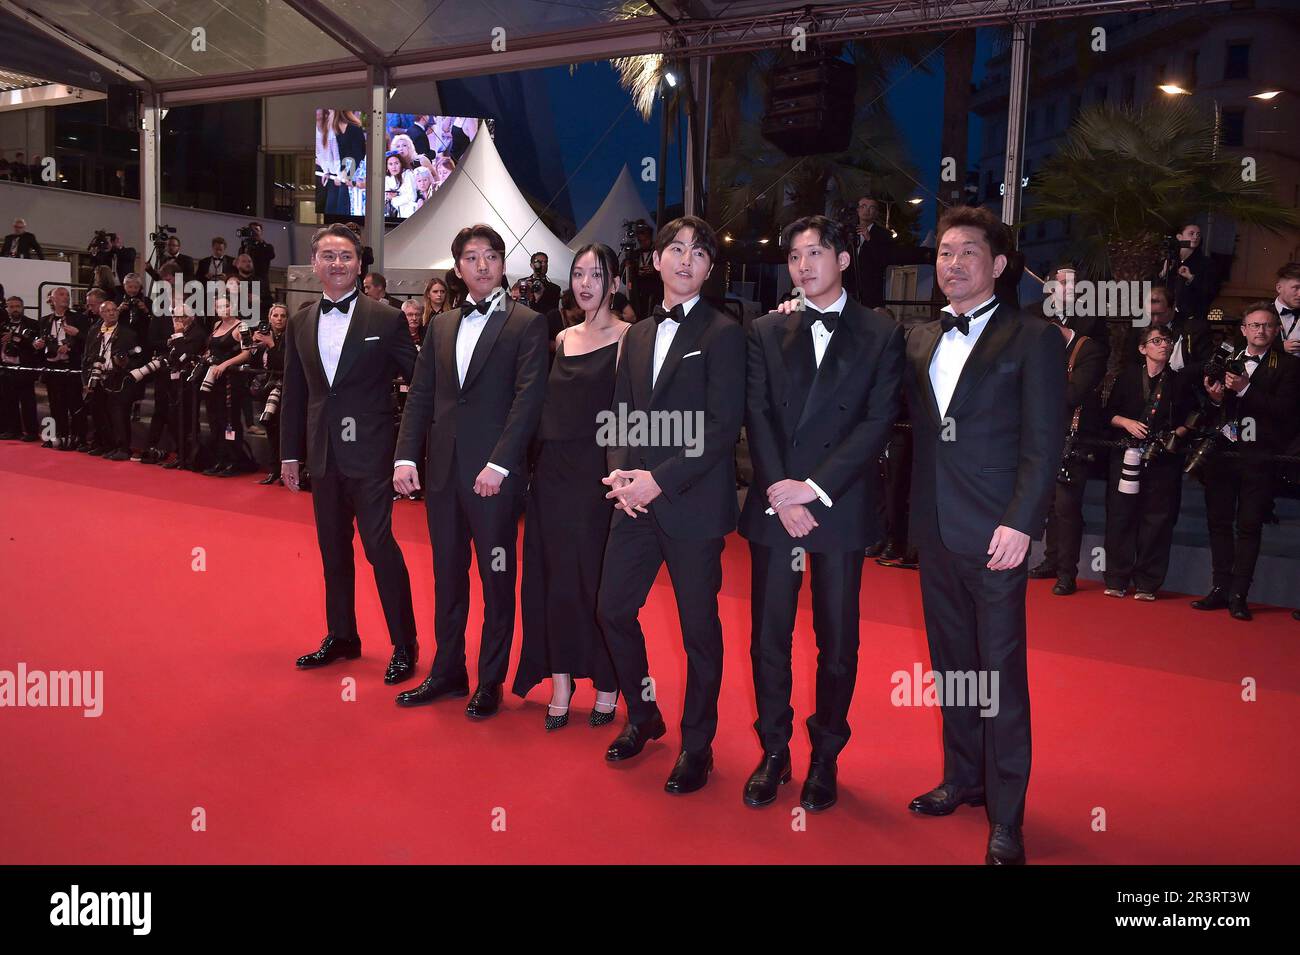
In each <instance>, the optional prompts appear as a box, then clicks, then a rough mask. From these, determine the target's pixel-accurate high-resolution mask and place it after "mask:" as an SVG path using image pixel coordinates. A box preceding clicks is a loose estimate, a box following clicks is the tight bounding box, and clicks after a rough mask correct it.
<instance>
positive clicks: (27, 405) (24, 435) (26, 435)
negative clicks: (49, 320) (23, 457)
mask: <svg viewBox="0 0 1300 955" xmlns="http://www.w3.org/2000/svg"><path fill="white" fill-rule="evenodd" d="M36 336H37V323H36V321H35V320H34V319H31V318H28V317H27V315H26V314H25V313H24V312H23V300H22V299H21V298H19V297H18V296H17V295H11V296H9V297H8V298H7V299H5V323H4V325H3V326H0V441H19V440H20V441H35V440H37V437H38V435H37V419H36V373H35V372H32V371H18V370H17V369H18V368H19V367H23V368H31V367H32V366H34V365H35V364H36V348H35V345H34V342H35V341H36Z"/></svg>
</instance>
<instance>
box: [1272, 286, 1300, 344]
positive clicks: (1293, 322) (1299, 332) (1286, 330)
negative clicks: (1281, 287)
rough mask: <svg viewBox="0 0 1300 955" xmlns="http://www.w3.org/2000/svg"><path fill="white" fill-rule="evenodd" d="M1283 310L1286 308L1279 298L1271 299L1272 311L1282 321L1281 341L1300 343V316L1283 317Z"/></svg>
mask: <svg viewBox="0 0 1300 955" xmlns="http://www.w3.org/2000/svg"><path fill="white" fill-rule="evenodd" d="M1284 308H1286V305H1285V304H1284V303H1283V301H1282V298H1281V296H1279V297H1277V298H1275V299H1273V310H1274V311H1275V312H1277V314H1278V317H1279V318H1281V319H1282V336H1281V337H1282V341H1284V342H1300V314H1296V315H1283V314H1282V309H1284Z"/></svg>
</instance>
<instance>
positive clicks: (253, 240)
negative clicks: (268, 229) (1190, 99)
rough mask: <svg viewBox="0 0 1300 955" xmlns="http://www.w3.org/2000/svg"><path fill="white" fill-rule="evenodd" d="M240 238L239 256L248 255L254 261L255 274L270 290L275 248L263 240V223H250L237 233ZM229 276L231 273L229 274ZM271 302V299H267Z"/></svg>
mask: <svg viewBox="0 0 1300 955" xmlns="http://www.w3.org/2000/svg"><path fill="white" fill-rule="evenodd" d="M236 234H237V235H238V236H239V240H240V241H239V254H240V255H243V254H245V253H247V254H248V256H249V258H251V259H252V260H253V274H254V275H256V276H257V278H258V280H259V281H261V282H262V284H263V285H264V286H265V287H266V288H267V289H269V288H270V287H271V262H272V260H273V259H274V258H275V246H273V245H272V244H271V243H270V242H267V241H266V240H264V239H263V238H262V223H260V222H250V223H249V224H248V225H247V226H245V227H244V228H242V229H240V230H238V232H237V233H236ZM226 274H227V275H229V274H230V273H229V272H227V273H226ZM267 301H268V302H269V301H270V299H267Z"/></svg>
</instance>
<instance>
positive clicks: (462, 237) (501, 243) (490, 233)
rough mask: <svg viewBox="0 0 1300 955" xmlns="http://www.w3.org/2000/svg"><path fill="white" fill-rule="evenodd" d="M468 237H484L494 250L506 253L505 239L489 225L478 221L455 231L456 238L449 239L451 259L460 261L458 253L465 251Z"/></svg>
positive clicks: (502, 253)
mask: <svg viewBox="0 0 1300 955" xmlns="http://www.w3.org/2000/svg"><path fill="white" fill-rule="evenodd" d="M470 239H485V240H487V244H488V245H489V246H491V247H492V250H493V251H494V252H499V253H500V254H501V255H505V254H506V240H505V239H503V238H501V234H500V233H499V232H497V230H496V229H494V228H492V227H491V226H490V225H488V224H486V223H484V222H479V223H477V224H475V225H467V226H465V228H463V229H461V230H460V231H459V232H457V233H456V238H454V239H452V240H451V257H452V260H453V261H455V262H459V261H460V254H461V253H462V252H464V251H465V245H466V244H467V243H468V242H469V240H470Z"/></svg>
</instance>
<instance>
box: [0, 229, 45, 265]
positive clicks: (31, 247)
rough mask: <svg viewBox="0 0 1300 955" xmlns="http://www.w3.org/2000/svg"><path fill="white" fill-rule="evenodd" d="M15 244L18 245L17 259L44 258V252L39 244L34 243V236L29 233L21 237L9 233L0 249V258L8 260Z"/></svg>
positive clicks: (14, 233)
mask: <svg viewBox="0 0 1300 955" xmlns="http://www.w3.org/2000/svg"><path fill="white" fill-rule="evenodd" d="M15 242H17V243H18V258H20V259H43V258H45V250H44V249H42V248H41V244H40V243H39V242H37V241H36V236H34V235H32V234H31V233H30V232H24V233H23V234H22V235H19V234H18V233H16V232H11V233H10V234H9V235H7V236H5V241H4V245H3V246H2V247H0V258H9V256H10V255H11V254H12V253H13V248H14V243H15Z"/></svg>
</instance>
